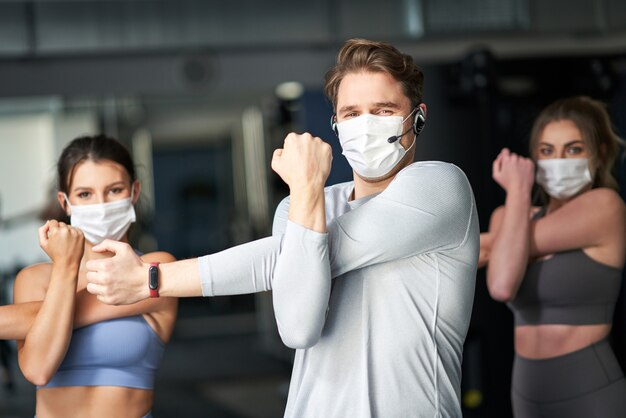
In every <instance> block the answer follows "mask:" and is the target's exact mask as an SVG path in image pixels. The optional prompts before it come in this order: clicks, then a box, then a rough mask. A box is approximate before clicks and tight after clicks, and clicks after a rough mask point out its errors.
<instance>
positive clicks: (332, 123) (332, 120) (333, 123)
mask: <svg viewBox="0 0 626 418" xmlns="http://www.w3.org/2000/svg"><path fill="white" fill-rule="evenodd" d="M330 127H331V129H332V130H333V132H334V133H335V135H337V136H339V130H338V129H337V115H335V114H334V113H333V114H332V116H331V117H330Z"/></svg>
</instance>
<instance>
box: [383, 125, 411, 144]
mask: <svg viewBox="0 0 626 418" xmlns="http://www.w3.org/2000/svg"><path fill="white" fill-rule="evenodd" d="M412 130H413V127H412V126H411V127H410V128H409V129H407V130H406V131H404V132H402V133H401V134H400V135H394V136H390V137H389V138H387V142H389V143H390V144H393V143H394V142H396V141H397V140H398V139H400V138H402V137H403V136H404V135H406V134H408V133H409V132H410V131H412Z"/></svg>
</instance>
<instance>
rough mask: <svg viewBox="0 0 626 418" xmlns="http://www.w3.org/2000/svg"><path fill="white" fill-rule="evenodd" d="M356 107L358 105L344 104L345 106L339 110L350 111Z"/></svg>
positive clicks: (340, 111) (341, 111)
mask: <svg viewBox="0 0 626 418" xmlns="http://www.w3.org/2000/svg"><path fill="white" fill-rule="evenodd" d="M354 109H356V106H355V105H349V106H343V107H341V108H340V109H339V110H338V112H339V113H343V112H348V111H350V110H354Z"/></svg>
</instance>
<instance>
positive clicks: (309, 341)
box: [199, 162, 479, 418]
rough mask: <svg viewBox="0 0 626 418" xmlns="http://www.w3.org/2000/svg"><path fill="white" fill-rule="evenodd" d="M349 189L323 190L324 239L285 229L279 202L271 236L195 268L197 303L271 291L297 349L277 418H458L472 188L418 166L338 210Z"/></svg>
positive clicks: (454, 173) (450, 169)
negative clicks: (282, 417) (282, 416)
mask: <svg viewBox="0 0 626 418" xmlns="http://www.w3.org/2000/svg"><path fill="white" fill-rule="evenodd" d="M353 187H354V186H353V183H352V182H349V183H343V184H338V185H335V186H331V187H328V188H326V190H325V198H326V216H327V225H328V233H326V234H320V233H317V232H314V231H311V230H308V229H305V228H303V227H301V226H299V225H297V224H295V223H293V222H290V221H288V219H287V215H288V205H289V201H288V199H286V200H284V201H283V202H282V203H281V204H280V205H279V207H278V209H277V210H276V215H275V220H274V235H273V236H272V237H270V238H265V239H262V240H258V241H254V242H251V243H248V244H244V245H241V246H238V247H235V248H232V249H229V250H226V251H223V252H221V253H217V254H213V255H209V256H205V257H202V258H200V260H199V268H200V275H201V282H202V289H203V294H204V295H205V296H211V295H224V294H234V293H246V292H257V291H262V290H269V289H270V288H272V289H273V301H274V310H275V314H276V321H277V324H278V329H279V332H280V335H281V338H282V339H283V341H284V342H285V344H286V345H288V346H290V347H293V348H296V355H295V360H294V367H293V372H292V377H291V384H290V388H289V396H288V400H287V407H286V411H285V417H293V418H307V417H324V418H345V417H350V418H354V417H356V418H358V417H384V418H387V417H460V416H461V415H462V414H461V407H460V386H461V359H462V350H463V342H464V340H465V336H466V333H467V328H468V325H469V320H470V315H471V310H472V301H473V296H474V285H475V278H476V263H477V260H478V251H479V228H478V220H477V216H476V210H475V204H474V198H473V194H472V191H471V188H470V185H469V183H468V181H467V179H466V177H465V175H464V174H463V172H462V171H461V170H460V169H459V168H457V167H456V166H454V165H451V164H446V163H441V162H420V163H414V164H412V165H410V166H409V167H407V168H405V169H404V170H402V171H401V172H400V173H398V175H397V176H396V178H395V179H394V180H393V181H392V182H391V183H390V185H389V186H388V187H387V188H386V189H385V190H384V191H383V192H382V193H380V194H377V195H373V196H368V197H366V198H363V199H359V200H356V201H348V199H349V196H350V194H351V192H352V190H353ZM331 277H332V278H334V280H333V285H332V292H331Z"/></svg>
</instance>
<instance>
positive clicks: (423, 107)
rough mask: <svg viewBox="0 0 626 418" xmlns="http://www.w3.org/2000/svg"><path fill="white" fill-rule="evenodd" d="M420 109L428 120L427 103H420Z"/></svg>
mask: <svg viewBox="0 0 626 418" xmlns="http://www.w3.org/2000/svg"><path fill="white" fill-rule="evenodd" d="M417 107H419V108H420V109H421V110H422V113H423V114H424V119H426V117H427V115H428V108H427V107H426V103H420V104H419V106H417Z"/></svg>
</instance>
